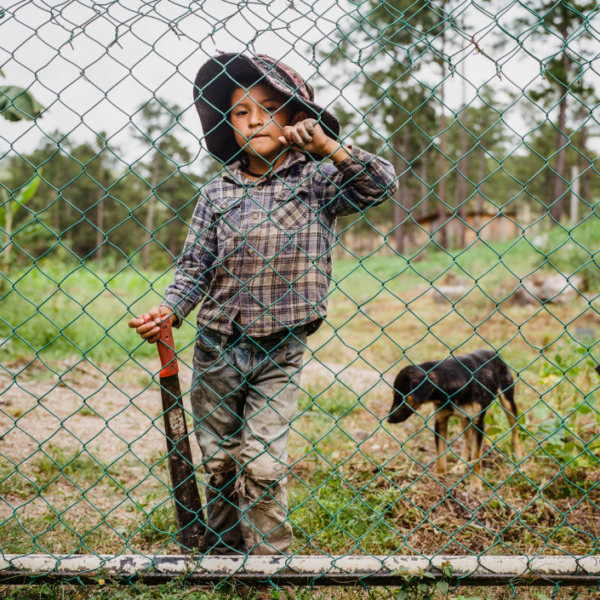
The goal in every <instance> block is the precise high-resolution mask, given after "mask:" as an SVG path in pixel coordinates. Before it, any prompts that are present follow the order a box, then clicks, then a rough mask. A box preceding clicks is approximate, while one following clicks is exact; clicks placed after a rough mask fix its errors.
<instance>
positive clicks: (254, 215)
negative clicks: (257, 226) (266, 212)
mask: <svg viewBox="0 0 600 600" xmlns="http://www.w3.org/2000/svg"><path fill="white" fill-rule="evenodd" d="M252 218H253V219H254V220H255V221H256V219H258V215H257V214H256V213H255V214H253V215H252Z"/></svg>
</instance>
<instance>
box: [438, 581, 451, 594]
mask: <svg viewBox="0 0 600 600" xmlns="http://www.w3.org/2000/svg"><path fill="white" fill-rule="evenodd" d="M436 587H437V589H438V592H439V593H440V594H442V596H445V595H446V594H448V590H449V589H450V584H449V583H448V582H447V581H438V582H437V584H436Z"/></svg>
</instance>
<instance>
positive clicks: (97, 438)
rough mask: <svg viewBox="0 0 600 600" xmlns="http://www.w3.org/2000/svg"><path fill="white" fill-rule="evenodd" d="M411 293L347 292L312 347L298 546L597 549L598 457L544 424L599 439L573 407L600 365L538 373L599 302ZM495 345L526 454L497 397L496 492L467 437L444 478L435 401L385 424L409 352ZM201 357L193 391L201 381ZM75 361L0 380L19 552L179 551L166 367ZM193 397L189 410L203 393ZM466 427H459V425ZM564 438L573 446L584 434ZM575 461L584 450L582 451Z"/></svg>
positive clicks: (384, 550) (295, 447)
mask: <svg viewBox="0 0 600 600" xmlns="http://www.w3.org/2000/svg"><path fill="white" fill-rule="evenodd" d="M402 301H403V304H404V307H403V308H402V309H401V310H400V313H399V309H398V301H397V299H396V300H394V301H393V302H392V300H391V299H390V298H387V297H378V298H377V299H376V301H374V302H370V303H369V304H368V305H367V306H365V307H363V308H362V310H361V312H360V313H359V314H358V316H356V315H355V313H356V306H355V305H353V304H352V303H351V302H349V301H348V302H343V301H338V302H337V303H336V304H335V307H334V310H333V312H332V314H331V319H330V323H331V324H332V325H333V326H334V327H338V330H337V332H334V331H333V329H331V328H330V327H328V326H324V327H322V328H321V330H319V332H318V333H317V334H316V335H315V336H313V337H311V338H310V346H311V349H312V351H313V354H312V356H310V355H308V354H307V355H306V366H305V367H304V370H303V375H302V377H303V379H302V388H303V393H302V394H301V402H300V405H301V412H300V414H299V416H298V418H297V419H296V420H295V421H294V423H293V433H292V436H291V439H290V443H289V456H290V465H291V468H292V474H293V476H292V477H291V478H290V482H289V484H288V489H289V493H290V511H291V512H290V518H291V519H292V521H293V523H294V526H295V531H296V542H295V545H294V550H295V551H296V552H299V553H301V554H313V553H320V552H325V553H333V554H343V553H363V552H370V553H373V554H381V555H383V554H389V553H391V552H398V553H401V554H413V553H422V554H435V553H438V552H441V553H444V554H470V553H475V554H482V553H493V554H512V553H527V554H534V553H542V554H554V553H560V552H564V551H567V552H572V553H576V554H587V553H589V552H594V551H595V549H596V540H597V538H598V535H597V532H598V531H600V509H599V503H598V500H599V498H598V481H599V480H600V471H599V470H598V468H597V464H598V463H597V461H596V462H594V460H595V459H594V456H593V455H592V454H590V456H591V458H589V457H588V462H587V463H586V462H581V460H582V459H580V458H579V459H578V460H579V461H580V462H579V463H577V464H569V463H568V461H567V462H566V463H565V462H564V461H563V462H562V463H561V461H560V460H559V459H557V458H556V456H555V455H554V454H552V453H551V452H548V451H547V450H546V449H545V448H546V446H544V444H543V443H542V442H540V438H539V436H538V437H536V435H537V434H536V432H537V431H538V430H539V428H540V427H541V425H540V424H543V423H544V422H545V421H544V419H546V421H547V420H548V418H549V417H548V414H546V413H549V414H558V415H559V416H560V417H561V418H563V419H564V422H565V424H566V426H567V430H568V432H569V435H570V436H571V437H573V436H578V435H585V436H587V438H586V439H585V440H584V442H589V443H591V441H593V440H595V437H596V436H597V435H598V431H599V426H598V421H600V419H598V418H597V411H595V409H594V410H592V411H588V412H587V413H582V414H579V413H578V414H575V415H574V414H573V411H572V409H573V407H576V406H577V405H578V403H579V402H581V398H583V396H585V394H584V393H583V392H582V391H581V389H584V391H585V390H590V391H593V389H594V388H595V387H597V379H594V377H595V376H594V375H593V373H592V372H590V370H589V369H587V368H586V369H582V370H581V371H580V372H578V373H577V374H576V375H573V374H571V375H570V381H572V383H573V385H572V386H571V387H572V388H573V389H571V388H569V389H566V388H565V389H564V390H563V391H561V389H562V388H559V386H558V385H557V381H556V378H555V379H552V374H550V375H547V376H546V375H544V374H543V373H542V372H541V366H542V364H543V362H544V360H543V359H544V358H545V357H547V356H553V355H554V353H555V352H556V347H557V345H558V344H559V343H560V337H561V336H562V335H564V332H565V327H564V326H563V325H562V323H565V322H566V323H569V327H571V328H572V327H575V325H577V326H579V327H581V326H587V327H595V326H597V323H598V317H597V315H596V314H595V311H591V310H588V309H586V307H585V305H583V304H582V305H577V306H560V307H555V308H552V311H553V312H551V311H548V310H546V311H541V312H540V311H538V309H536V307H505V308H504V309H503V310H502V311H495V312H493V314H492V315H491V316H490V307H489V304H488V303H486V301H483V300H481V299H478V298H472V299H471V300H470V301H469V302H465V304H464V305H460V304H459V305H458V306H457V308H458V310H456V311H452V310H450V308H449V307H446V306H444V305H439V304H436V303H435V302H434V301H433V299H432V298H431V296H430V295H423V291H422V290H419V289H414V290H412V291H411V292H410V293H407V294H406V295H405V296H403V297H402ZM461 309H462V312H461ZM486 315H487V316H486ZM488 343H489V344H492V345H493V346H494V347H496V348H500V349H501V353H502V355H503V356H504V357H505V359H506V360H507V361H508V362H509V364H510V365H511V366H512V367H513V368H514V369H515V370H516V374H517V376H518V377H519V379H520V381H519V383H518V388H517V389H518V392H517V401H518V404H519V407H520V410H521V411H522V412H523V413H524V417H523V419H522V422H521V426H522V427H521V428H522V433H521V438H522V442H523V444H524V446H525V450H526V457H525V459H524V460H523V462H522V463H521V464H519V465H517V464H516V462H515V461H514V455H513V454H512V448H511V444H510V441H509V440H510V435H505V434H506V430H507V421H506V418H505V416H504V415H503V413H502V410H501V409H500V408H499V406H492V408H491V409H490V411H489V412H488V417H486V424H487V425H486V426H487V427H488V428H489V429H490V431H494V432H495V433H493V434H492V433H490V437H489V439H488V440H487V442H486V455H485V458H484V463H483V473H484V480H485V481H486V483H487V485H484V486H483V487H482V489H474V487H473V478H474V477H475V476H474V475H470V476H469V475H468V473H467V475H462V474H461V473H460V469H458V468H457V467H459V464H458V463H459V459H458V455H459V454H460V448H461V444H462V440H461V439H460V438H459V437H457V438H456V439H455V441H454V442H453V443H452V445H451V448H450V452H449V466H450V468H451V470H450V471H449V472H448V473H446V474H444V475H437V474H436V473H435V470H434V459H435V452H434V438H433V433H432V431H431V429H432V427H433V421H432V420H431V419H429V420H428V412H427V410H424V411H423V414H422V417H419V418H417V417H414V418H412V419H410V420H409V421H407V422H406V423H404V424H402V425H389V424H387V423H386V422H385V417H386V415H387V414H388V411H389V408H390V404H391V384H392V382H393V379H394V376H395V374H396V372H397V371H398V370H399V369H400V368H401V367H402V366H404V365H405V364H408V363H407V362H406V357H407V356H408V357H410V358H411V360H414V361H422V360H427V359H431V358H436V357H438V358H441V357H443V356H444V353H443V352H442V348H443V347H444V346H446V347H450V348H458V347H460V352H461V353H463V352H466V351H470V350H473V349H475V348H478V347H486V345H487V344H488ZM552 344H555V346H552ZM540 348H545V350H544V351H543V352H540V350H539V349H540ZM445 353H446V355H447V350H446V351H445ZM187 358H188V360H186V357H185V356H184V359H183V361H182V374H181V380H182V385H183V387H184V388H185V387H187V386H189V381H190V379H191V372H190V370H189V368H188V367H187V366H186V363H189V357H187ZM78 360H80V359H78V358H77V357H73V358H72V359H69V360H66V361H61V362H58V363H56V364H54V365H53V368H54V370H56V371H58V372H59V373H61V374H62V375H61V378H60V380H59V378H58V376H56V375H53V374H52V373H50V372H49V371H48V370H47V369H46V367H45V366H44V365H43V364H42V363H41V362H40V361H39V360H37V361H35V362H33V363H31V364H28V363H23V362H22V361H21V362H18V363H15V364H9V365H7V368H8V369H10V370H11V371H12V372H13V373H15V379H14V381H10V380H9V379H8V378H7V377H6V376H5V377H4V378H3V379H2V381H1V382H0V385H1V386H2V388H3V390H2V391H1V392H0V409H1V411H0V452H1V453H2V456H3V458H2V463H1V471H0V475H1V479H2V481H1V482H0V523H2V525H0V542H1V545H2V548H3V550H4V552H6V553H12V552H31V551H36V552H54V553H63V552H64V553H67V552H77V553H88V552H103V553H117V552H130V551H141V552H145V553H151V552H177V548H178V547H177V545H176V544H175V543H173V532H174V527H175V525H174V520H173V510H172V507H171V505H170V503H169V501H168V497H169V488H168V475H167V469H166V463H165V459H164V448H165V442H164V435H163V425H162V418H161V400H160V393H159V390H158V387H157V385H156V384H155V383H152V374H153V372H154V369H156V368H157V366H158V365H157V361H148V362H147V363H145V364H144V365H141V366H140V365H134V364H131V363H132V361H130V363H129V364H126V365H124V366H122V367H120V368H119V369H115V367H114V366H107V365H101V366H96V365H93V364H91V363H89V362H87V361H82V362H78ZM399 361H400V362H399ZM563 383H565V382H564V381H562V380H561V381H560V384H561V385H563ZM582 394H583V395H582ZM184 404H185V406H186V408H188V410H189V396H186V397H185V399H184ZM541 404H543V405H544V406H543V407H542V408H544V407H545V408H544V410H545V411H546V413H544V414H542V413H540V410H541V409H540V405H541ZM188 425H189V426H191V425H192V421H191V418H190V419H189V423H188ZM453 432H454V435H455V436H458V430H457V428H456V427H455V429H453ZM561 439H562V443H563V450H564V452H565V453H567V454H568V453H569V447H568V443H569V439H570V438H569V437H568V436H567V437H566V438H565V437H564V436H563V438H561ZM191 446H192V452H193V457H194V461H195V463H196V464H199V463H200V462H201V457H200V455H199V450H198V446H197V444H196V443H195V442H194V441H193V440H192V444H191ZM553 452H554V451H553ZM571 454H572V456H573V457H577V456H578V450H577V449H576V447H575V446H574V447H573V448H572V449H571ZM586 456H587V455H586ZM590 461H591V462H590ZM467 470H468V469H467Z"/></svg>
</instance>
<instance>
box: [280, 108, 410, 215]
mask: <svg viewBox="0 0 600 600" xmlns="http://www.w3.org/2000/svg"><path fill="white" fill-rule="evenodd" d="M279 139H280V141H281V142H282V143H285V144H288V145H290V146H295V147H297V148H300V149H301V150H303V151H305V152H311V153H316V154H320V155H321V156H325V157H327V158H330V159H331V160H333V162H334V164H335V167H332V166H331V165H328V164H321V165H320V166H319V169H318V171H317V173H315V175H314V177H313V178H312V182H311V183H312V185H313V186H314V189H315V192H316V194H317V195H318V196H319V197H320V200H321V203H322V204H323V208H324V210H325V211H326V212H327V213H328V214H329V215H330V216H331V217H332V218H335V217H338V216H343V215H349V214H352V213H355V212H358V211H362V210H366V209H368V208H371V207H372V206H376V205H378V204H381V203H383V202H385V201H386V200H387V199H388V198H389V197H390V196H393V195H394V194H395V193H396V192H397V191H398V179H397V177H396V173H395V172H394V169H393V167H392V165H391V164H390V163H389V162H388V161H387V160H384V159H383V158H380V157H379V156H374V155H373V154H370V153H369V152H366V151H365V150H361V149H360V148H358V147H356V146H354V147H347V148H344V147H343V146H342V145H341V144H340V143H339V142H336V141H335V140H333V139H331V138H330V137H327V135H325V132H324V131H323V128H322V127H321V126H320V125H319V124H318V123H317V122H316V121H315V119H305V120H303V121H300V122H298V123H296V124H295V125H292V126H288V127H285V128H284V130H283V136H282V137H280V138H279Z"/></svg>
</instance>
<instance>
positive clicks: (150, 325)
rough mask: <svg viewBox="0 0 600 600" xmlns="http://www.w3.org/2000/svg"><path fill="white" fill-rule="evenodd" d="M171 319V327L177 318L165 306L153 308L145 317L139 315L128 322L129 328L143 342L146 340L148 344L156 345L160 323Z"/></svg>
mask: <svg viewBox="0 0 600 600" xmlns="http://www.w3.org/2000/svg"><path fill="white" fill-rule="evenodd" d="M169 315H170V319H171V325H172V324H173V323H175V321H176V319H177V317H176V316H175V313H174V312H173V311H172V310H171V309H170V308H168V307H166V306H155V307H154V308H151V309H150V311H149V312H147V313H146V314H145V315H140V316H139V317H135V318H133V319H131V321H129V327H131V328H132V329H135V330H136V332H137V333H139V334H140V337H142V338H143V339H144V340H148V343H150V344H156V342H158V340H159V339H160V327H159V325H160V323H162V322H163V321H164V320H165V318H166V317H169Z"/></svg>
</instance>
